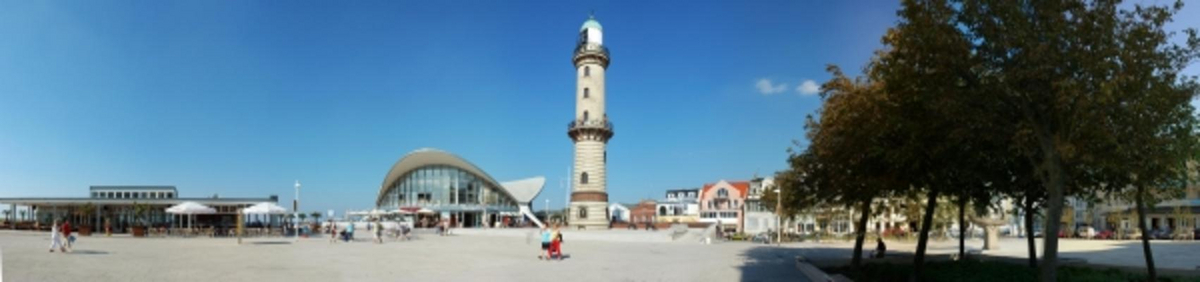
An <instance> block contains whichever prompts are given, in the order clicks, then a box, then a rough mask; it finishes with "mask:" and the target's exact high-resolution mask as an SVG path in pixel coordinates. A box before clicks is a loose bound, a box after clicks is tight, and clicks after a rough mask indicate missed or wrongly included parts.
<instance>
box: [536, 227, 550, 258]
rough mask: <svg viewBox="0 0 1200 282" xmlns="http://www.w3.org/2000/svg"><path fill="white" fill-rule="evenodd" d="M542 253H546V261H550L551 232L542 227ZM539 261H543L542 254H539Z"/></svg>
mask: <svg viewBox="0 0 1200 282" xmlns="http://www.w3.org/2000/svg"><path fill="white" fill-rule="evenodd" d="M541 235H542V251H543V252H546V256H545V259H546V260H550V230H548V229H546V227H545V226H542V233H541ZM538 259H542V254H541V253H538Z"/></svg>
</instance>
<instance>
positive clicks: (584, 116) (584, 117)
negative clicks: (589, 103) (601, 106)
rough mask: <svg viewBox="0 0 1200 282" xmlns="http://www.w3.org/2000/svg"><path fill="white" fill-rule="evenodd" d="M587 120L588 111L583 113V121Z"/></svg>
mask: <svg viewBox="0 0 1200 282" xmlns="http://www.w3.org/2000/svg"><path fill="white" fill-rule="evenodd" d="M587 120H588V111H583V121H587Z"/></svg>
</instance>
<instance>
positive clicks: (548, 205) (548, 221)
mask: <svg viewBox="0 0 1200 282" xmlns="http://www.w3.org/2000/svg"><path fill="white" fill-rule="evenodd" d="M543 213H544V214H546V218H545V220H546V222H542V224H543V225H545V224H550V199H546V211H545V212H543Z"/></svg>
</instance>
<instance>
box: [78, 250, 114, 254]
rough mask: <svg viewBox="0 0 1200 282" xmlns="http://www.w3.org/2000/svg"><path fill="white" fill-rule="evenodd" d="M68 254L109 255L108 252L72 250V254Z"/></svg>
mask: <svg viewBox="0 0 1200 282" xmlns="http://www.w3.org/2000/svg"><path fill="white" fill-rule="evenodd" d="M68 254H73V255H107V254H109V253H108V252H105V251H93V250H74V251H72V252H70V253H68Z"/></svg>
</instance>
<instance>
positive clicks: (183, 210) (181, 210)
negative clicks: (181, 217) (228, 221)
mask: <svg viewBox="0 0 1200 282" xmlns="http://www.w3.org/2000/svg"><path fill="white" fill-rule="evenodd" d="M216 212H217V209H214V208H212V207H209V206H205V205H201V204H200V203H196V202H183V203H179V204H178V205H174V206H171V207H169V208H167V213H173V214H207V213H216Z"/></svg>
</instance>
